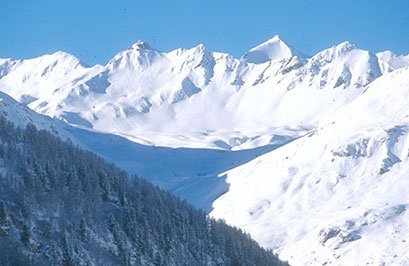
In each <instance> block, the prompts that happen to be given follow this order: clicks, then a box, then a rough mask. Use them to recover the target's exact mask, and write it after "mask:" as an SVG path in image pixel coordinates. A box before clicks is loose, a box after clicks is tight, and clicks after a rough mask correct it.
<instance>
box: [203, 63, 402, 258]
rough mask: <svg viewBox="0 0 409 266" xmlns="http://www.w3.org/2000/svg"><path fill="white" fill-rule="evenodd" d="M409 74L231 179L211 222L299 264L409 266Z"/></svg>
mask: <svg viewBox="0 0 409 266" xmlns="http://www.w3.org/2000/svg"><path fill="white" fill-rule="evenodd" d="M408 99H409V68H405V69H400V70H397V71H394V72H392V73H390V74H386V75H384V76H382V77H380V78H379V79H377V80H375V81H374V82H373V83H371V84H370V85H369V86H368V87H367V88H366V90H365V91H364V93H363V94H362V95H360V96H359V97H358V98H357V99H356V100H355V101H353V102H351V103H350V104H347V105H345V106H344V107H342V108H340V109H338V110H337V111H335V112H334V113H332V114H330V115H327V116H325V117H324V118H322V120H321V121H320V122H319V124H318V126H317V128H316V129H315V130H313V131H311V133H310V134H308V135H306V136H304V137H301V138H299V139H297V140H295V141H293V142H291V143H289V144H287V145H284V146H283V147H281V148H279V149H276V150H274V151H272V152H270V153H268V154H266V155H263V156H261V157H259V158H257V159H255V160H253V161H251V162H250V163H247V164H244V165H242V166H240V167H238V168H236V169H234V170H231V171H228V172H227V173H226V175H227V182H228V183H229V190H228V192H227V193H225V194H224V195H223V196H221V197H220V198H219V199H217V200H216V202H215V203H214V204H213V207H214V210H213V211H212V213H211V215H212V216H214V217H218V218H223V219H225V220H226V221H228V222H229V223H231V224H234V225H236V226H238V227H241V228H243V229H245V230H246V231H247V232H249V233H250V234H251V235H252V236H253V237H254V238H255V239H256V240H257V241H258V242H259V243H261V244H262V245H264V246H266V247H269V248H273V249H275V250H276V251H277V252H278V253H279V254H281V255H282V257H283V258H285V259H288V260H289V262H290V263H291V264H294V265H305V264H307V265H317V264H321V263H332V264H333V265H408V264H409V255H408V252H407V251H408V241H409V240H408V238H409V230H408V226H407V220H408V218H409V211H408V208H409V194H408V186H409V181H408V178H407V177H408V174H409V167H408V165H409V157H408V156H409V131H408V129H409V109H408V104H407V102H408Z"/></svg>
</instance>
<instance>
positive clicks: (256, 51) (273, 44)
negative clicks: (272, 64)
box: [241, 35, 305, 64]
mask: <svg viewBox="0 0 409 266" xmlns="http://www.w3.org/2000/svg"><path fill="white" fill-rule="evenodd" d="M293 56H298V57H300V58H304V57H305V55H303V54H302V53H300V52H298V51H297V50H295V49H294V48H293V47H291V46H289V45H287V44H286V43H285V42H284V41H282V40H281V39H280V36H278V35H275V36H274V37H273V38H271V39H269V40H267V41H266V42H264V43H262V44H260V45H258V46H256V47H254V48H252V49H250V51H248V52H247V53H245V54H244V55H243V56H242V58H241V59H242V60H244V61H246V62H249V63H254V64H262V63H265V62H268V61H275V60H284V59H290V58H291V57H293Z"/></svg>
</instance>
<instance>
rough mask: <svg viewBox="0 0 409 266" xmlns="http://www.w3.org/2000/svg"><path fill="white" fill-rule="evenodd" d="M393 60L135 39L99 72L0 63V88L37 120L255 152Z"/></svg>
mask: <svg viewBox="0 0 409 266" xmlns="http://www.w3.org/2000/svg"><path fill="white" fill-rule="evenodd" d="M391 58H392V57H391ZM253 59H254V60H255V61H254V60H253ZM256 59H257V60H256ZM395 61H396V60H395ZM395 61H394V60H387V59H385V56H383V57H382V58H381V59H380V57H379V58H378V57H377V56H376V55H374V54H372V53H370V52H368V51H365V50H361V49H358V48H357V47H355V46H354V45H351V44H350V43H348V42H344V43H341V44H339V45H336V46H334V47H331V48H329V49H325V50H323V51H321V52H319V53H317V54H316V55H314V56H312V57H306V56H304V55H303V54H302V53H300V52H298V51H297V50H295V49H294V48H292V47H291V46H290V45H287V44H286V43H285V42H284V41H282V40H281V39H280V37H279V36H274V37H273V38H271V39H270V40H268V41H266V42H264V43H262V44H260V45H258V46H256V47H255V48H253V49H251V50H250V51H249V52H248V53H246V54H245V55H244V56H243V57H242V58H240V59H237V58H234V57H233V56H231V55H229V54H226V53H220V52H214V51H212V50H210V49H208V48H206V47H205V46H204V45H201V44H199V45H197V46H196V47H193V48H191V49H176V50H174V51H171V52H161V51H158V50H156V49H154V48H152V47H151V46H150V45H149V44H147V43H146V42H144V41H138V42H136V43H135V44H133V45H131V46H130V47H129V48H127V49H125V50H124V51H122V52H119V53H118V54H117V55H115V56H114V58H113V59H112V60H110V61H109V63H108V64H107V65H105V66H101V65H96V66H93V67H87V66H84V65H83V64H81V63H80V62H79V60H78V59H76V58H75V57H73V56H71V55H69V54H66V53H63V52H58V53H55V54H52V55H45V56H41V57H38V58H34V59H28V60H11V59H7V60H1V61H0V90H1V91H4V92H6V93H8V94H9V95H11V96H12V97H14V98H15V99H17V100H19V101H20V102H22V103H25V104H26V105H28V106H29V107H30V108H32V109H33V110H35V111H37V112H40V113H42V114H46V115H49V116H51V117H57V118H60V119H62V120H65V121H67V122H68V123H71V124H76V125H81V126H86V127H92V128H95V129H97V130H102V131H107V132H111V133H118V134H122V135H127V136H131V137H136V138H140V137H141V136H144V137H146V138H147V139H145V140H146V141H148V142H150V143H155V144H156V145H165V146H166V145H172V146H174V145H175V142H173V140H169V139H168V137H166V138H165V139H166V140H165V139H163V138H162V137H158V134H160V135H161V136H165V135H166V136H170V138H171V139H173V137H171V136H174V135H175V134H176V135H183V136H184V139H185V140H186V141H180V142H179V141H178V144H177V145H176V146H177V147H179V146H185V145H187V146H190V145H192V143H197V144H193V145H194V146H196V145H202V144H198V143H199V142H197V141H196V140H194V141H193V142H191V140H192V136H193V135H195V137H194V139H196V138H200V139H202V137H199V136H198V134H199V135H200V136H207V137H205V138H209V137H208V136H209V134H208V132H221V131H223V132H230V133H223V135H225V136H226V138H225V137H223V140H222V142H217V141H218V140H214V139H212V140H210V139H209V140H208V141H205V143H206V144H205V145H208V146H209V147H215V146H216V147H230V148H234V147H235V148H238V147H236V146H235V145H234V147H232V146H231V145H230V144H229V143H236V142H235V141H233V140H232V139H230V137H228V136H229V135H234V134H236V133H234V132H239V135H240V136H241V138H243V139H242V140H240V141H239V142H237V143H240V144H237V145H239V146H241V147H252V145H260V144H261V143H264V144H265V143H266V142H265V141H262V142H259V141H254V140H255V139H254V138H253V137H254V136H260V135H261V134H263V136H264V133H261V132H268V131H269V129H272V128H294V129H296V128H300V129H301V130H302V131H303V130H304V129H305V128H311V127H314V125H315V123H316V121H317V119H318V118H319V117H320V116H321V115H323V114H326V113H330V112H332V111H334V110H336V109H337V108H339V107H341V106H343V105H344V104H346V103H349V102H351V101H352V100H354V99H355V98H356V97H358V96H359V95H360V94H361V93H362V91H363V90H364V89H365V86H367V85H368V84H370V83H371V82H372V81H373V80H375V79H377V78H378V77H379V76H381V75H383V73H385V69H396V68H397V67H402V66H405V63H402V62H400V61H399V62H400V63H399V64H397V63H396V62H395ZM401 61H403V62H405V61H404V60H401ZM389 65H390V66H389ZM300 106H302V107H303V111H302V112H300V111H299V107H300ZM199 117H200V120H199V119H198V118H199ZM216 135H218V134H217V133H216ZM264 137H265V136H264ZM264 137H263V138H264ZM270 137H271V136H270ZM178 139H181V138H178ZM264 139H265V140H267V139H268V137H266V138H264ZM219 140H220V139H219ZM200 143H203V141H201V142H200ZM214 143H219V144H217V145H215V144H214ZM221 143H224V144H221ZM255 143H259V144H255ZM267 143H268V141H267Z"/></svg>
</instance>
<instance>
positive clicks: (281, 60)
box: [0, 36, 409, 265]
mask: <svg viewBox="0 0 409 266" xmlns="http://www.w3.org/2000/svg"><path fill="white" fill-rule="evenodd" d="M408 66H409V60H408V56H396V55H394V54H393V53H391V52H382V53H378V54H373V53H371V52H369V51H366V50H362V49H359V48H357V47H355V46H354V45H353V44H350V43H349V42H343V43H340V44H338V45H335V46H333V47H330V48H328V49H325V50H323V51H320V52H319V53H317V54H316V55H314V56H312V57H307V56H305V55H303V54H302V53H300V52H298V51H297V50H295V49H294V48H293V47H291V46H289V45H287V44H286V43H285V42H284V41H282V40H280V38H279V37H278V36H275V37H273V38H272V39H270V40H268V41H266V42H265V43H263V44H260V45H258V46H256V47H255V48H253V49H251V50H250V51H249V52H247V53H246V54H245V55H243V56H242V57H241V58H239V59H237V58H234V57H233V56H231V55H229V54H226V53H220V52H214V51H211V50H209V49H208V48H206V47H205V46H204V45H198V46H196V47H193V48H191V49H176V50H174V51H170V52H167V53H165V52H161V51H158V50H156V49H154V48H152V47H150V46H149V44H147V43H146V42H143V41H139V42H137V43H135V44H133V45H132V46H130V47H129V48H128V49H126V50H125V51H122V52H120V53H118V54H117V55H116V56H114V58H113V59H112V60H110V61H109V62H108V63H107V64H106V65H105V66H101V65H96V66H92V67H88V66H85V65H84V64H81V62H79V60H78V59H76V58H75V57H74V56H72V55H69V54H66V53H63V52H57V53H54V54H52V55H45V56H42V57H39V58H34V59H28V60H13V59H0V91H3V92H6V93H8V94H9V95H11V96H12V97H14V98H15V99H17V100H18V101H20V102H21V103H23V104H25V105H27V106H28V107H29V108H31V109H33V110H35V111H36V112H39V113H41V114H45V115H48V116H51V117H56V118H58V119H61V120H63V121H66V122H68V123H69V124H71V125H75V126H76V127H70V126H67V125H65V124H64V123H62V121H59V122H55V120H52V122H50V123H51V124H47V126H46V127H45V128H47V127H48V128H53V124H54V122H55V123H57V125H59V126H58V130H56V131H57V132H60V131H61V132H62V133H59V134H60V135H64V136H65V135H67V136H69V138H71V139H72V140H73V141H74V142H76V143H78V144H79V145H81V146H82V147H84V148H87V149H90V150H93V151H95V152H96V153H98V154H100V155H102V156H103V157H104V158H106V159H107V160H109V161H111V162H113V163H116V164H118V165H119V166H120V167H122V168H124V169H126V170H127V171H129V172H131V173H137V174H139V175H141V176H143V177H145V178H147V179H149V180H151V181H153V182H154V183H156V184H158V185H160V186H162V187H163V188H165V189H168V190H170V191H172V192H173V193H175V194H176V195H179V196H181V197H182V198H185V199H187V200H188V201H190V202H191V203H193V204H195V205H196V206H197V207H200V208H202V209H204V210H206V211H210V210H211V208H212V206H211V205H212V203H213V201H214V200H215V199H217V200H216V201H215V202H214V203H213V208H214V209H213V211H212V212H211V215H213V216H215V217H219V218H223V219H225V220H226V221H227V222H229V223H231V224H234V225H237V226H239V227H241V228H243V229H245V230H246V231H248V232H249V233H251V234H252V236H253V237H254V238H255V239H256V240H257V241H259V242H260V243H261V244H263V245H265V246H266V247H270V248H273V249H274V250H276V251H277V252H279V254H280V256H282V258H283V259H286V260H289V261H290V262H291V263H293V264H295V265H304V264H312V265H316V264H324V263H333V264H335V265H356V264H358V263H361V262H362V264H366V263H370V264H371V263H372V264H382V262H385V263H386V264H393V265H395V264H400V265H405V264H408V263H409V262H408V258H407V255H406V254H405V251H406V250H407V248H408V246H407V243H409V242H407V241H409V239H407V237H408V236H409V230H407V229H406V228H405V223H404V221H405V219H406V220H407V218H408V214H407V212H406V209H407V204H409V199H408V198H407V196H406V195H407V191H405V187H407V184H406V181H405V178H404V177H405V176H407V174H408V173H407V172H408V171H409V170H407V167H405V165H407V163H408V162H407V160H408V150H409V141H407V132H408V130H407V128H408V127H409V124H408V117H409V111H408V108H407V107H406V104H405V103H406V99H407V98H408V93H409V88H408V86H409V81H408V77H409V75H408V74H409V70H408V68H407V67H408ZM4 98H7V96H4ZM10 100H11V99H10ZM12 106H14V107H16V108H17V107H18V108H23V106H21V105H19V104H17V103H15V102H14V103H13V105H12ZM14 107H13V108H14ZM23 110H24V111H18V113H23V114H26V113H30V115H32V114H34V112H30V111H29V110H27V109H24V108H23ZM22 117H23V116H18V115H17V116H16V119H15V121H17V122H18V121H20V119H21V118H22ZM26 118H27V117H26ZM30 119H31V120H33V121H35V124H37V122H36V121H37V120H36V119H37V118H27V119H26V120H25V121H29V120H30ZM47 119H48V118H44V117H42V118H41V119H40V120H38V121H40V123H45V122H41V121H43V120H44V121H51V119H48V120H47ZM47 123H48V122H47ZM54 128H55V126H54ZM112 133H113V134H112ZM264 153H267V154H265V155H263V156H261V157H259V156H260V155H262V154H264ZM233 168H234V169H233ZM232 169H233V170H232ZM223 193H224V194H223ZM222 194H223V196H221V197H220V198H218V197H219V196H220V195H222ZM395 255H396V256H395Z"/></svg>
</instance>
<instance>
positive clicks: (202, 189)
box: [0, 92, 293, 212]
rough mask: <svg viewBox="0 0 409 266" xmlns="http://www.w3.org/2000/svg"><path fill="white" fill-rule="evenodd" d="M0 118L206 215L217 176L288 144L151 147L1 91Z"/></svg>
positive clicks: (221, 189) (221, 188) (222, 187)
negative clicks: (95, 158) (84, 152)
mask: <svg viewBox="0 0 409 266" xmlns="http://www.w3.org/2000/svg"><path fill="white" fill-rule="evenodd" d="M0 114H1V115H2V116H5V117H6V118H7V119H8V120H9V121H11V122H13V123H15V124H16V125H18V126H20V127H25V126H26V125H27V124H28V123H32V124H34V125H35V126H36V127H37V128H39V129H45V130H48V131H50V132H52V133H53V134H55V135H57V136H59V137H61V138H63V139H65V140H70V141H71V142H73V143H75V144H77V145H79V146H80V147H82V148H84V149H88V150H91V151H93V152H95V153H97V154H98V155H100V156H102V157H103V158H105V159H106V160H107V161H109V162H112V163H115V164H116V165H118V166H119V167H121V168H122V169H124V170H126V171H128V172H129V173H131V174H136V175H138V176H140V177H143V178H145V179H147V180H149V181H151V182H153V183H154V184H156V185H159V186H160V187H162V188H164V189H166V190H169V191H171V192H172V193H174V194H175V195H177V196H179V197H181V198H183V199H186V200H188V201H189V202H190V203H191V204H193V205H194V206H196V207H197V208H200V209H202V210H204V211H206V212H209V211H210V210H211V209H212V203H213V201H214V200H215V199H216V198H217V197H219V196H220V195H221V194H223V193H225V192H226V191H227V190H228V186H227V184H226V182H225V177H224V176H223V174H222V173H224V172H225V171H227V170H230V169H232V168H234V167H237V166H239V165H242V164H244V163H246V162H248V161H250V160H252V159H254V158H256V157H258V156H260V155H262V154H264V153H266V152H269V151H271V150H274V149H276V148H277V147H280V146H281V145H284V144H285V143H288V142H290V141H292V140H293V138H291V137H288V136H280V135H274V136H273V140H270V141H269V142H270V143H272V144H271V145H266V146H263V147H259V148H253V149H246V150H241V151H230V150H215V149H205V148H177V149H175V148H168V147H155V146H151V145H143V144H138V143H136V142H132V141H129V140H128V139H126V138H123V137H120V136H117V135H113V134H109V133H103V132H98V131H95V130H87V129H83V128H79V127H73V126H70V125H68V124H66V123H64V122H63V121H60V120H57V119H52V118H50V117H47V116H44V115H40V114H37V113H35V112H34V111H32V110H30V109H28V108H27V107H26V106H24V105H23V104H21V103H18V102H16V101H15V100H14V99H12V98H11V97H10V96H8V95H7V94H5V93H2V92H0ZM158 165H160V167H159V166H158Z"/></svg>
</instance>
